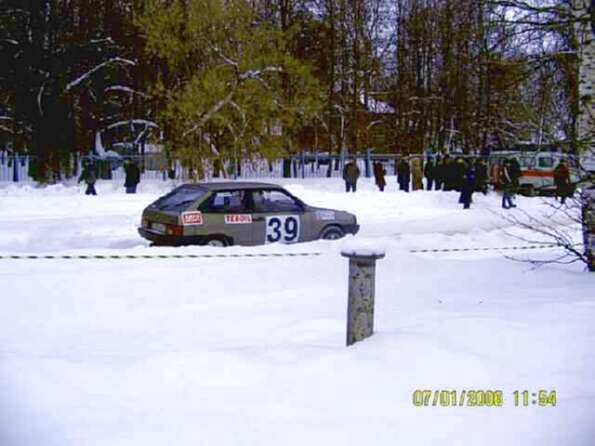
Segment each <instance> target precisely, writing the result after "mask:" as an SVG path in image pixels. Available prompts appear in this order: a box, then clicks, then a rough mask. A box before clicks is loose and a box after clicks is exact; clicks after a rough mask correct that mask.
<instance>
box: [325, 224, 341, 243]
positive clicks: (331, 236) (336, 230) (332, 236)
mask: <svg viewBox="0 0 595 446" xmlns="http://www.w3.org/2000/svg"><path fill="white" fill-rule="evenodd" d="M342 237H345V231H343V229H342V228H340V227H339V226H329V227H328V228H325V229H324V230H323V231H322V234H320V238H321V239H323V240H337V239H339V238H342Z"/></svg>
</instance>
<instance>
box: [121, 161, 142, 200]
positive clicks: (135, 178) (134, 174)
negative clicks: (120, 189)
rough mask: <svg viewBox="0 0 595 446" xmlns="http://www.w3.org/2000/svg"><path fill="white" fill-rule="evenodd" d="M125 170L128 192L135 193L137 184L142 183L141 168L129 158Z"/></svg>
mask: <svg viewBox="0 0 595 446" xmlns="http://www.w3.org/2000/svg"><path fill="white" fill-rule="evenodd" d="M124 172H125V173H126V180H125V181H124V187H125V188H126V193H127V194H135V193H136V186H137V185H138V183H140V169H139V168H138V164H136V163H135V162H134V161H130V160H128V159H127V160H126V161H124Z"/></svg>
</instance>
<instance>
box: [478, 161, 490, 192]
mask: <svg viewBox="0 0 595 446" xmlns="http://www.w3.org/2000/svg"><path fill="white" fill-rule="evenodd" d="M475 190H476V191H478V192H481V193H483V194H484V195H487V193H488V166H487V165H486V163H485V161H484V160H482V159H481V158H478V159H477V160H476V161H475Z"/></svg>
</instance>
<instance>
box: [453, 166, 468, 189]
mask: <svg viewBox="0 0 595 446" xmlns="http://www.w3.org/2000/svg"><path fill="white" fill-rule="evenodd" d="M466 170H467V163H466V162H465V160H464V159H463V158H457V159H456V161H455V162H454V163H453V166H452V185H451V188H452V189H454V190H456V191H457V192H461V189H462V188H463V181H464V177H465V171H466Z"/></svg>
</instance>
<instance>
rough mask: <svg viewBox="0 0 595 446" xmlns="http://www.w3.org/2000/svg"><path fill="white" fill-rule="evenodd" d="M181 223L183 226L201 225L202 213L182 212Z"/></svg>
mask: <svg viewBox="0 0 595 446" xmlns="http://www.w3.org/2000/svg"><path fill="white" fill-rule="evenodd" d="M182 224H183V225H184V226H190V225H202V213H200V212H182Z"/></svg>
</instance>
